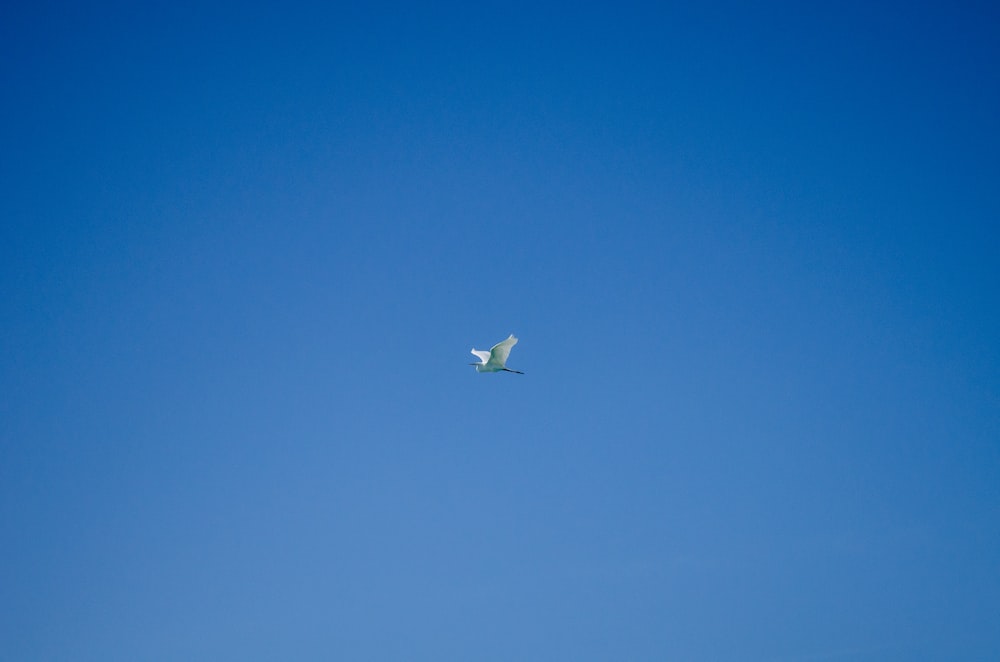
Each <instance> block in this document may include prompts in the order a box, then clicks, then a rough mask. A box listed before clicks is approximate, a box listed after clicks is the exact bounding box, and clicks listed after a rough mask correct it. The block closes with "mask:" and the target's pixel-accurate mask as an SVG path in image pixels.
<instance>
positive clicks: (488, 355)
mask: <svg viewBox="0 0 1000 662" xmlns="http://www.w3.org/2000/svg"><path fill="white" fill-rule="evenodd" d="M516 344H517V338H515V337H514V334H513V333H512V334H510V337H508V338H507V340H501V341H500V342H498V343H497V344H495V345H493V347H491V348H490V351H488V352H487V351H486V350H483V349H476V348H473V349H472V353H473V354H475V355H476V356H478V357H479V359H480V361H479V363H470V364H469V365H474V366H476V372H501V371H502V372H513V373H517V374H518V375H523V374H524V373H523V372H521V371H520V370H511V369H510V368H508V367H507V366H506V363H507V357H508V356H510V348H511V347H513V346H514V345H516Z"/></svg>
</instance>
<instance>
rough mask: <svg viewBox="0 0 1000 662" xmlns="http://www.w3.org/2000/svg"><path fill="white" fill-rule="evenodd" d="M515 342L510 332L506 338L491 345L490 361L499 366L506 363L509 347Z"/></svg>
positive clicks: (515, 339)
mask: <svg viewBox="0 0 1000 662" xmlns="http://www.w3.org/2000/svg"><path fill="white" fill-rule="evenodd" d="M516 344H517V338H515V337H514V334H511V335H510V337H509V338H507V340H504V341H501V342H498V343H497V344H495V345H493V347H492V348H491V349H490V363H493V364H495V365H499V366H503V365H505V364H506V363H507V357H508V356H510V348H511V347H513V346H514V345H516Z"/></svg>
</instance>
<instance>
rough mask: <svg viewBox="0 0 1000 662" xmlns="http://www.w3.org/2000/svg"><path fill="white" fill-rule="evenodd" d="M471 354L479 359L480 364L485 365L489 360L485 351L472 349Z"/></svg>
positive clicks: (488, 354) (488, 355)
mask: <svg viewBox="0 0 1000 662" xmlns="http://www.w3.org/2000/svg"><path fill="white" fill-rule="evenodd" d="M472 353H473V354H475V355H476V356H477V357H479V360H480V362H482V363H486V362H487V361H489V360H490V353H489V352H487V351H486V350H485V349H474V350H472Z"/></svg>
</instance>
